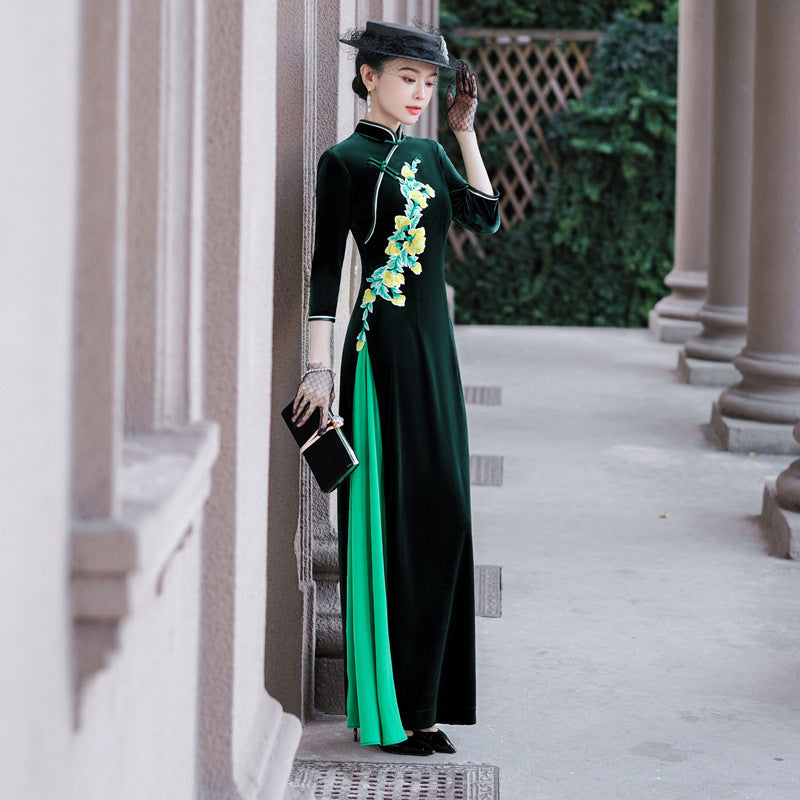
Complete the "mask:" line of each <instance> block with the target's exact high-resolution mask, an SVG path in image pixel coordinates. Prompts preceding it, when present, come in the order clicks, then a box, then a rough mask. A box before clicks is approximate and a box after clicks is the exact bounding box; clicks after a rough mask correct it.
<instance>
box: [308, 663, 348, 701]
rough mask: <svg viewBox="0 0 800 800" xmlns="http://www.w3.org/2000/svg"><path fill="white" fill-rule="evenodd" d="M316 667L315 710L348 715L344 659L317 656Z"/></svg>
mask: <svg viewBox="0 0 800 800" xmlns="http://www.w3.org/2000/svg"><path fill="white" fill-rule="evenodd" d="M315 666H316V669H315V675H314V678H315V681H314V708H315V709H316V710H317V711H322V712H323V713H325V714H334V715H341V714H346V713H347V703H346V701H345V695H344V685H345V679H344V673H345V664H344V658H326V657H320V656H317V658H316V660H315Z"/></svg>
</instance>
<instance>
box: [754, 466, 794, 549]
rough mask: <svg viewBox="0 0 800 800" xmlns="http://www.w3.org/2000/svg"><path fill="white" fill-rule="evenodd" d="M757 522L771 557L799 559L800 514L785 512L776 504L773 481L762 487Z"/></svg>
mask: <svg viewBox="0 0 800 800" xmlns="http://www.w3.org/2000/svg"><path fill="white" fill-rule="evenodd" d="M759 522H760V523H761V528H762V530H763V531H764V536H765V537H766V540H767V545H768V547H769V554H770V555H771V556H776V557H777V558H794V559H800V513H798V512H797V511H787V509H785V508H783V507H782V506H781V505H780V503H778V490H777V488H776V486H775V481H768V482H767V484H766V485H765V486H764V502H763V504H762V506H761V517H760V518H759Z"/></svg>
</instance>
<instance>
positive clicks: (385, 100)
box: [361, 58, 437, 130]
mask: <svg viewBox="0 0 800 800" xmlns="http://www.w3.org/2000/svg"><path fill="white" fill-rule="evenodd" d="M436 75H437V69H436V67H434V66H433V65H432V64H426V63H425V62H424V61H412V60H411V59H408V58H393V59H392V60H391V61H387V62H386V63H385V64H384V65H383V67H382V68H381V70H380V71H379V72H378V71H376V70H374V69H373V68H372V67H370V66H368V65H366V64H365V65H364V66H363V67H361V78H362V79H363V81H364V84H365V85H366V86H367V87H370V86H371V87H372V92H371V105H372V110H371V111H370V112H369V113H368V114H367V116H366V118H367V119H370V120H372V121H373V122H379V123H380V124H382V125H386V127H387V128H391V129H392V130H394V129H395V128H397V126H398V125H399V124H401V123H402V124H403V125H413V124H414V123H415V122H416V121H417V120H418V119H419V115H420V114H421V113H422V112H423V111H424V110H425V109H426V108H427V106H428V103H430V101H431V98H432V97H433V93H434V92H435V91H436Z"/></svg>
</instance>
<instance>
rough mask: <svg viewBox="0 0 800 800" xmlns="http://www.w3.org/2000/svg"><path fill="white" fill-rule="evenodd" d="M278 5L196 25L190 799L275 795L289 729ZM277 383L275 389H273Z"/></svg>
mask: <svg viewBox="0 0 800 800" xmlns="http://www.w3.org/2000/svg"><path fill="white" fill-rule="evenodd" d="M276 10H277V9H276V3H275V2H269V3H264V2H263V1H262V0H236V2H233V1H232V0H207V1H206V2H204V3H203V4H202V13H201V12H198V20H197V24H198V26H199V30H198V37H197V38H198V49H199V57H198V59H197V60H198V67H199V69H198V75H199V76H201V77H200V79H201V80H202V87H201V90H200V91H199V92H198V97H199V102H201V103H202V108H201V109H200V110H199V116H200V122H199V123H198V124H200V125H201V126H202V130H203V136H202V138H201V150H202V159H203V162H202V163H203V171H202V176H201V178H202V191H203V205H202V208H201V212H202V220H203V222H202V224H203V232H204V252H203V256H204V267H205V291H204V306H205V307H204V328H205V336H204V338H205V348H206V358H205V374H204V402H205V413H206V414H207V416H208V417H210V418H213V419H215V420H216V421H217V422H218V423H219V425H220V432H221V445H222V446H221V451H220V457H219V460H218V462H217V465H216V467H215V470H214V491H213V492H212V495H211V498H210V500H209V503H208V512H207V517H206V527H205V531H204V535H203V597H202V602H203V614H202V626H201V652H200V687H199V696H198V708H199V718H200V733H199V743H198V773H199V782H200V791H199V795H200V796H202V797H209V798H218V797H219V798H221V797H224V798H226V799H227V798H230V799H231V800H237V799H238V798H245V797H247V798H252V797H255V796H259V797H281V796H282V792H283V788H284V786H285V784H286V782H287V779H288V775H289V771H290V769H291V763H292V759H293V756H294V751H295V748H296V746H297V742H298V741H299V738H300V733H301V726H300V723H299V721H298V720H297V719H296V718H295V717H293V716H291V715H290V714H287V713H285V712H284V710H283V709H282V708H281V706H280V704H279V702H278V701H277V700H276V699H275V698H273V697H270V696H269V694H268V693H267V692H266V691H265V687H264V673H263V670H262V665H263V664H264V663H265V662H266V664H267V665H269V666H272V665H274V662H275V660H276V659H278V658H279V657H280V656H279V654H278V652H277V648H275V647H274V644H273V643H272V642H270V641H269V640H266V641H265V633H264V632H265V631H266V629H267V619H266V614H272V615H273V617H274V618H273V622H274V623H275V626H276V627H277V628H278V629H279V630H281V629H283V630H286V631H291V630H292V628H293V626H294V625H295V624H296V620H295V619H294V618H293V617H291V616H280V614H281V611H282V610H281V609H277V610H274V609H271V608H270V606H269V603H268V602H267V603H266V604H265V603H264V598H265V596H267V595H268V585H267V567H268V564H267V563H265V562H268V560H269V557H270V555H271V554H272V552H273V549H272V548H273V545H274V548H275V549H276V550H278V549H280V548H283V549H284V550H287V549H288V550H292V549H293V542H292V537H293V534H294V525H292V527H291V528H290V530H289V531H288V540H287V531H286V530H282V529H280V528H275V529H273V527H272V526H271V524H268V520H270V521H271V517H268V515H271V513H272V504H273V502H276V503H279V504H280V503H281V502H290V501H289V499H288V495H287V496H285V497H283V498H278V499H277V500H275V499H274V498H273V496H272V494H271V493H269V483H270V477H271V476H270V474H269V467H270V460H269V459H270V455H271V454H270V453H269V450H268V446H267V443H268V442H269V441H270V436H271V433H272V431H273V430H274V429H276V428H278V426H279V425H282V424H283V423H282V422H281V421H280V418H278V417H276V415H275V414H274V413H273V409H272V408H271V405H270V367H271V364H270V357H271V353H272V349H273V348H272V345H273V342H272V308H273V268H274V261H273V253H274V246H275V238H276V237H275V216H274V214H275V206H276V203H277V202H278V200H277V199H276V198H283V197H284V196H286V195H288V194H290V191H291V190H290V189H289V188H288V187H282V188H281V194H280V195H279V194H277V184H276V173H277V170H276V148H275V139H276V128H275V122H274V120H275V119H276V113H275V111H276V94H277V93H278V91H279V89H280V77H279V76H278V75H277V70H276V58H277V57H278V54H277V52H278V51H276V36H277V32H276V29H275V24H274V18H275V13H276ZM302 45H303V40H302V38H301V39H300V47H302ZM201 65H202V66H201ZM294 100H296V98H293V101H294ZM277 119H278V120H280V122H279V124H290V123H287V121H286V120H281V119H280V115H278V116H277ZM297 130H300V129H296V131H297ZM296 131H295V135H296V136H301V134H298V133H297V132H296ZM284 192H285V194H284ZM283 391H285V389H284V387H278V389H275V388H274V387H273V397H274V396H275V394H276V393H282V392H283ZM276 420H277V421H276ZM277 469H278V471H279V472H280V470H281V469H287V467H286V466H283V467H281V466H278V467H277ZM293 491H294V492H295V493H296V491H297V486H296V483H295V485H294V487H293ZM265 606H266V608H265ZM265 612H266V613H265ZM288 635H290V634H287V636H288ZM285 668H286V669H292V668H294V665H293V664H292V663H289V662H286V664H285Z"/></svg>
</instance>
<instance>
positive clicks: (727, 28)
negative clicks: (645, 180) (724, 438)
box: [678, 0, 756, 386]
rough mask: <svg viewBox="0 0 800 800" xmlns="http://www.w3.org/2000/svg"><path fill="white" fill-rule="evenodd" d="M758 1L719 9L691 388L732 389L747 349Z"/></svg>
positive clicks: (682, 362)
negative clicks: (706, 229) (701, 295)
mask: <svg viewBox="0 0 800 800" xmlns="http://www.w3.org/2000/svg"><path fill="white" fill-rule="evenodd" d="M755 16H756V0H728V2H725V3H719V4H718V6H717V12H716V20H715V25H714V75H715V78H714V109H713V117H714V118H713V124H712V134H713V137H712V138H713V141H714V150H713V157H712V162H711V170H712V174H711V230H710V256H709V272H708V296H707V298H706V302H705V305H704V306H703V307H702V308H701V309H700V311H699V313H698V314H697V319H698V321H699V322H701V323H702V325H703V331H702V333H701V334H700V335H699V336H695V337H694V338H693V339H690V340H689V341H688V342H687V343H686V347H685V348H684V350H683V351H682V352H681V353H680V356H679V360H678V369H679V371H680V372H681V374H682V375H683V377H684V379H685V380H686V382H687V383H698V384H706V385H719V386H730V385H731V384H732V383H735V382H736V381H738V380H739V378H740V375H739V373H738V372H737V371H736V368H735V367H734V366H733V364H732V363H731V362H732V360H733V358H734V356H736V355H738V354H739V353H740V352H741V350H742V348H743V347H744V343H745V331H746V328H747V278H748V274H749V271H750V198H751V178H752V153H753V81H754V77H755V68H754V58H755Z"/></svg>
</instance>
